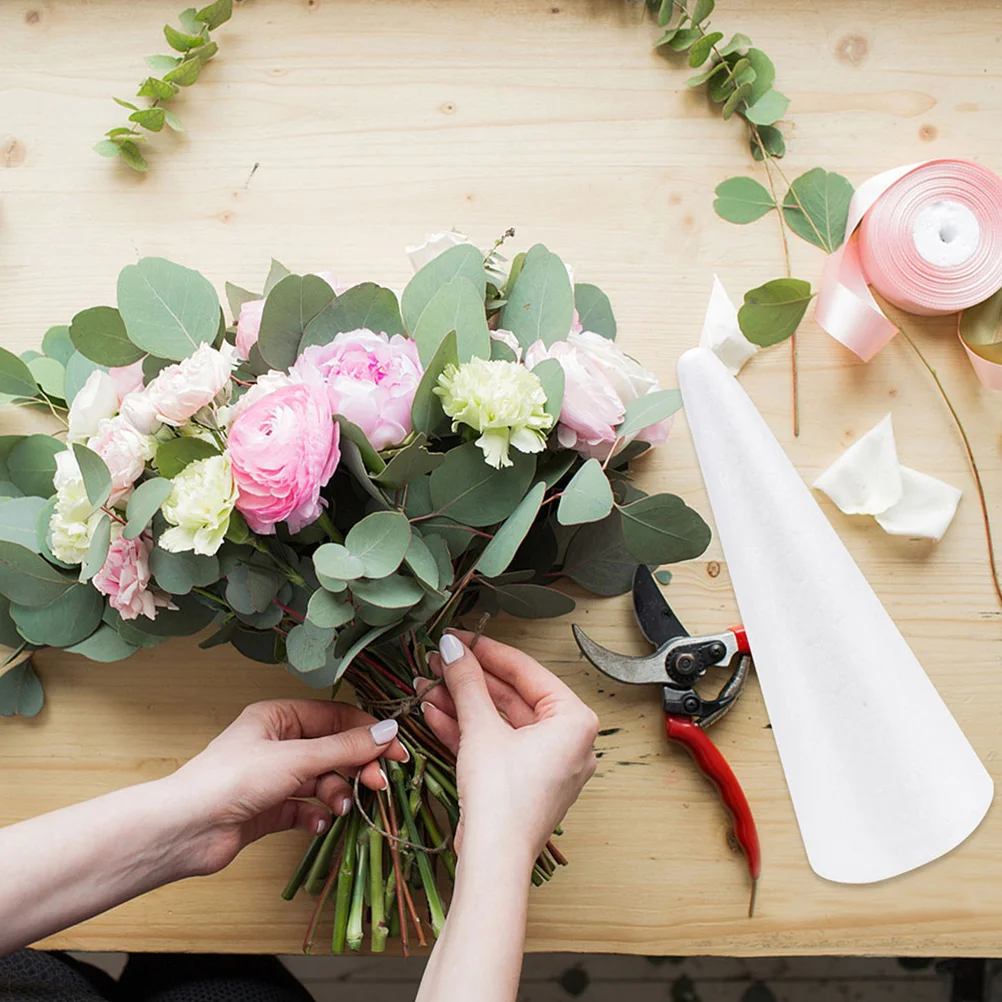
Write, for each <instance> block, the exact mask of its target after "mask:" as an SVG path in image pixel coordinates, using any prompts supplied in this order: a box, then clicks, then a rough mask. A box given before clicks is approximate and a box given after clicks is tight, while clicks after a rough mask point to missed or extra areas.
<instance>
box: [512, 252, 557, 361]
mask: <svg viewBox="0 0 1002 1002" xmlns="http://www.w3.org/2000/svg"><path fill="white" fill-rule="evenodd" d="M573 322H574V290H573V289H572V288H571V280H570V277H569V276H568V274H567V268H566V266H565V265H564V262H563V261H561V260H560V258H559V257H557V255H556V254H554V253H552V252H551V251H549V250H547V248H546V247H544V246H543V245H542V244H536V245H535V246H534V247H532V248H530V249H529V251H528V252H527V253H526V255H525V262H524V263H523V265H522V270H521V271H520V272H519V275H518V278H517V279H516V280H515V284H514V286H513V287H512V289H511V291H510V292H509V295H508V302H507V304H506V305H505V307H504V309H502V311H501V326H502V327H503V328H504V329H505V330H509V331H511V332H512V333H513V334H514V335H515V337H516V338H518V342H519V344H521V345H522V347H523V348H528V347H529V346H530V345H531V344H534V343H535V342H536V341H540V340H541V341H542V342H543V344H545V345H546V346H547V347H549V346H550V345H552V344H554V343H555V342H557V341H563V340H565V339H566V338H567V335H568V333H569V332H570V329H571V324H572V323H573Z"/></svg>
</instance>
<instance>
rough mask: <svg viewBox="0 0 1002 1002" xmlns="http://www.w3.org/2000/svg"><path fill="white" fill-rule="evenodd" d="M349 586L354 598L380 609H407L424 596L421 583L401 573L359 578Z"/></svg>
mask: <svg viewBox="0 0 1002 1002" xmlns="http://www.w3.org/2000/svg"><path fill="white" fill-rule="evenodd" d="M349 587H350V588H351V593H352V595H353V596H354V597H355V598H356V599H360V600H361V601H363V602H367V603H368V604H369V605H374V606H377V607H378V608H380V609H409V608H411V606H413V605H416V604H417V603H418V602H420V601H421V599H422V598H423V597H424V589H422V587H421V585H419V584H418V583H417V581H415V580H414V578H408V577H404V576H403V575H402V574H388V575H386V576H385V577H381V578H378V579H375V580H373V579H371V578H360V579H359V580H358V581H353V582H352V583H351V585H350V586H349Z"/></svg>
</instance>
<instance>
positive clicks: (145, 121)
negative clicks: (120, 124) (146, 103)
mask: <svg viewBox="0 0 1002 1002" xmlns="http://www.w3.org/2000/svg"><path fill="white" fill-rule="evenodd" d="M129 121H130V122H136V123H138V124H139V125H141V126H142V127H143V128H144V129H148V130H149V131H150V132H159V131H160V130H161V129H162V128H163V127H164V110H163V108H142V109H141V110H139V111H134V112H133V113H132V114H131V115H129Z"/></svg>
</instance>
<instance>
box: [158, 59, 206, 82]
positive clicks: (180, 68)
mask: <svg viewBox="0 0 1002 1002" xmlns="http://www.w3.org/2000/svg"><path fill="white" fill-rule="evenodd" d="M201 72H202V60H201V59H199V58H198V56H197V55H194V56H189V57H188V58H187V59H185V60H184V61H183V62H181V63H179V64H178V65H177V66H175V67H174V69H172V70H171V71H170V72H169V73H165V74H164V80H165V81H166V82H167V83H173V84H177V85H178V87H190V86H191V85H192V84H193V83H194V82H195V81H196V80H197V79H198V75H199V73H201Z"/></svg>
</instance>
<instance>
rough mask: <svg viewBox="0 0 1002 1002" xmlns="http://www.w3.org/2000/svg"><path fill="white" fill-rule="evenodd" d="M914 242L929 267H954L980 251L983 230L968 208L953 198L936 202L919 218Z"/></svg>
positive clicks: (916, 221)
mask: <svg viewBox="0 0 1002 1002" xmlns="http://www.w3.org/2000/svg"><path fill="white" fill-rule="evenodd" d="M912 240H913V241H914V243H915V249H916V250H917V251H918V252H919V254H921V255H922V257H923V258H925V260H926V261H928V262H929V264H931V265H935V266H936V267H937V268H953V267H956V266H957V265H958V264H963V263H964V262H965V261H966V260H967V259H968V258H969V257H970V256H971V255H972V254H973V253H974V252H975V251H976V250H977V249H978V243H979V242H980V240H981V227H980V225H979V224H978V217H977V216H975V215H974V213H973V212H971V210H970V209H969V208H968V207H967V206H966V205H962V204H961V203H960V202H955V201H954V200H953V199H950V198H943V199H937V200H936V201H935V202H931V203H930V204H929V205H927V206H926V207H925V208H924V209H922V210H921V211H920V212H919V214H918V215H917V216H916V218H915V223H914V229H913V230H912Z"/></svg>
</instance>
